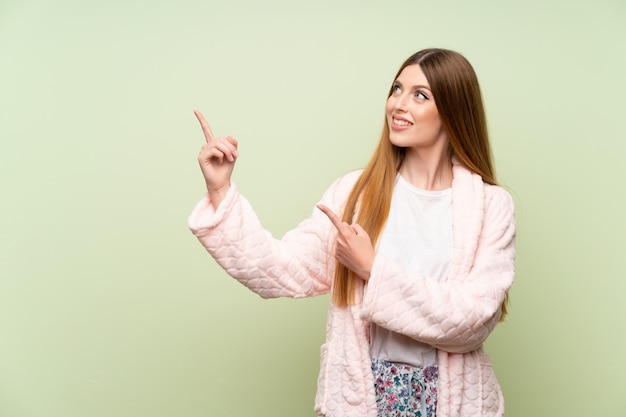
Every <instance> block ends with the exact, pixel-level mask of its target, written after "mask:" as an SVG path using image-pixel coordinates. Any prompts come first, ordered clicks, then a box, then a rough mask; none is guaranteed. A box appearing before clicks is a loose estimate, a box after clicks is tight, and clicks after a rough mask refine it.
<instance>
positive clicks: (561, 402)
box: [0, 0, 626, 417]
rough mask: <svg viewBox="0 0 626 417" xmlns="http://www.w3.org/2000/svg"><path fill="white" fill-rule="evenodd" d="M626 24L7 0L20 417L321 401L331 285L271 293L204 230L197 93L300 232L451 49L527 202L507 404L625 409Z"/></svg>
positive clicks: (5, 89) (557, 13)
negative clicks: (423, 63) (395, 107)
mask: <svg viewBox="0 0 626 417" xmlns="http://www.w3.org/2000/svg"><path fill="white" fill-rule="evenodd" d="M168 3H169V4H168ZM625 40H626V4H625V3H624V2H623V1H622V0H619V1H618V0H614V1H610V0H602V1H594V2H591V1H588V2H576V1H562V2H550V1H525V2H517V3H515V2H503V1H492V2H486V1H473V2H465V1H448V2H435V1H431V2H423V1H417V0H411V1H402V0H398V1H395V2H388V1H357V0H350V1H344V2H333V1H329V0H322V1H306V2H304V1H279V0H267V1H264V2H260V1H259V2H253V1H249V2H245V1H220V2H215V1H211V0H205V1H199V0H196V1H194V0H179V1H176V2H174V1H172V2H150V1H135V0H131V1H128V0H109V1H108V2H88V1H79V0H58V1H55V2H51V1H43V0H40V1H38V0H0V416H2V417H85V416H89V417H92V416H93V417H100V416H103V417H104V416H107V417H109V416H111V417H113V416H115V417H139V416H142V417H143V416H145V417H148V416H149V417H171V416H185V417H196V416H198V417H199V416H211V417H214V416H215V417H220V416H229V417H240V416H241V417H243V416H249V415H254V416H268V417H269V416H271V417H281V416H285V417H293V416H313V411H312V408H313V397H314V391H315V382H316V377H317V369H318V352H319V351H318V349H319V345H320V344H321V343H322V341H323V337H324V325H325V323H324V322H325V314H326V313H325V310H326V306H327V303H328V298H327V297H322V298H318V299H310V300H299V301H294V300H274V301H263V300H260V299H259V298H258V297H257V296H255V295H253V294H251V293H249V292H248V291H246V290H245V289H244V288H243V287H241V286H240V285H239V284H238V283H236V282H234V281H233V280H231V279H229V278H228V277H227V276H226V275H225V274H224V273H223V272H222V271H221V270H220V269H219V268H218V267H217V266H216V264H215V263H214V262H213V261H212V259H211V258H210V257H209V256H208V255H207V254H206V253H204V250H203V249H202V248H201V246H200V245H199V244H198V243H197V242H196V240H195V238H194V237H193V236H192V235H191V233H190V232H189V231H188V230H187V227H186V218H187V216H188V214H189V212H190V210H191V208H192V207H193V205H194V204H195V203H196V201H197V200H198V199H199V198H200V196H201V195H202V193H203V181H202V179H201V176H200V171H199V169H198V168H197V163H196V160H195V158H196V155H197V153H198V151H199V149H200V146H201V144H202V143H203V138H202V134H201V131H200V129H199V127H198V125H197V122H196V121H195V119H194V116H193V113H192V109H194V108H198V109H201V110H202V111H203V112H204V114H205V115H206V116H207V118H208V119H209V121H210V122H211V123H212V126H213V130H214V132H215V133H216V134H218V135H226V134H230V135H233V136H235V137H237V138H238V139H239V141H240V151H241V158H240V160H239V162H238V165H237V168H236V173H235V181H236V182H237V183H238V185H239V186H240V188H241V189H242V190H243V192H244V193H245V195H247V196H248V198H249V199H250V200H251V202H252V203H253V205H254V206H255V208H256V209H257V211H258V214H259V216H260V217H261V219H262V220H263V222H264V224H265V225H266V226H267V227H268V228H269V229H270V230H271V231H272V232H273V233H275V234H276V235H281V234H282V233H284V232H285V231H286V230H288V229H289V228H291V227H293V226H294V225H296V224H297V222H298V221H299V220H301V219H302V218H304V217H306V216H307V215H308V214H309V213H310V211H311V209H312V207H313V205H314V203H315V202H316V200H317V198H318V197H319V196H320V195H321V193H322V192H323V190H324V189H325V188H326V187H327V186H328V185H329V184H330V182H331V181H332V180H333V179H335V178H336V177H337V176H339V175H341V174H342V173H344V172H346V171H348V170H351V169H354V168H358V167H361V166H362V165H364V164H365V162H366V161H367V159H368V158H369V156H370V154H371V152H372V151H373V146H374V144H375V142H376V141H377V137H378V134H379V131H380V128H381V125H382V115H383V109H384V101H385V94H386V91H387V89H388V86H389V83H390V82H391V81H392V80H391V77H393V74H394V73H395V71H396V69H397V67H398V66H399V65H400V63H401V62H402V61H403V60H404V59H405V58H406V57H407V56H408V55H410V54H411V53H412V52H414V51H416V50H418V49H422V48H425V47H430V46H441V47H447V48H452V49H456V50H458V51H460V52H462V53H464V54H465V55H466V56H467V57H468V58H469V60H470V61H471V62H472V63H473V64H474V66H475V68H476V70H477V72H478V74H479V78H480V80H481V83H482V87H483V90H484V95H485V100H486V105H487V112H488V117H489V123H490V129H491V135H492V141H493V148H494V152H495V156H496V161H497V167H498V174H499V178H500V180H501V182H502V183H503V184H504V185H505V186H506V187H507V188H508V189H509V190H510V191H511V192H512V194H513V195H514V196H515V199H516V203H517V216H518V225H519V230H518V263H517V271H518V272H517V281H516V283H515V286H514V289H513V291H512V302H511V305H510V310H511V315H510V318H509V319H508V320H507V321H506V322H505V323H504V324H503V325H501V326H499V327H498V328H497V329H496V331H495V332H494V333H493V335H492V336H491V338H490V339H489V340H488V342H487V349H488V351H489V352H490V353H491V355H492V357H493V360H494V366H495V368H496V372H497V374H498V376H499V379H500V382H501V384H502V386H503V389H504V392H505V396H506V400H507V410H508V411H507V416H508V417H527V416H590V415H594V416H609V417H611V416H624V415H626V397H624V391H625V389H626V383H625V382H624V381H625V378H624V376H625V375H626V361H625V360H624V356H623V354H622V349H623V346H624V344H625V342H626V332H625V326H624V320H625V318H626V303H624V302H623V298H624V297H623V294H624V293H625V292H626V280H625V278H626V267H625V266H624V261H623V259H624V258H621V256H623V255H622V252H623V250H624V249H625V248H626V244H625V243H624V234H625V232H626V227H625V226H626V225H625V220H624V214H623V213H624V209H623V207H622V206H623V201H624V191H623V190H624V184H623V182H622V181H620V179H623V178H624V177H625V175H624V172H623V168H622V165H621V159H622V158H623V155H624V150H625V148H626V146H625V145H624V141H625V140H626V128H625V125H624V118H625V116H626V106H625V104H624V98H625V97H626V81H625V79H626V77H625V76H624V74H625V73H626V46H625Z"/></svg>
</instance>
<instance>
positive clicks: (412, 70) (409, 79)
mask: <svg viewBox="0 0 626 417" xmlns="http://www.w3.org/2000/svg"><path fill="white" fill-rule="evenodd" d="M396 81H399V82H400V83H401V84H402V85H404V86H409V87H410V86H414V85H423V86H426V87H429V84H428V80H427V79H426V76H425V75H424V72H423V71H422V68H420V66H419V65H417V64H413V65H407V66H406V67H405V68H404V69H403V70H402V71H401V72H400V75H398V78H396Z"/></svg>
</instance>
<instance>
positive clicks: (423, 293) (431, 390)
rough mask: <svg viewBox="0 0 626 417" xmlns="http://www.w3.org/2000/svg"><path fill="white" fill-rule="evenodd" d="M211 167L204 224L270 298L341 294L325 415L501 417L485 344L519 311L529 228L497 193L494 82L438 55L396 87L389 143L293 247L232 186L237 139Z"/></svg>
mask: <svg viewBox="0 0 626 417" xmlns="http://www.w3.org/2000/svg"><path fill="white" fill-rule="evenodd" d="M196 116H197V117H198V119H199V121H200V124H201V126H202V130H203V132H204V134H205V137H206V144H205V145H204V146H203V147H202V150H201V152H200V155H199V157H198V161H199V163H200V167H201V169H202V173H203V175H204V178H205V180H206V186H207V191H208V194H207V195H206V196H205V197H204V198H202V200H201V201H200V202H199V203H198V204H197V205H196V207H195V208H194V210H193V212H192V214H191V216H190V218H189V226H190V228H191V230H192V231H193V233H194V234H195V235H196V236H197V237H198V239H199V240H200V242H201V243H202V244H203V245H204V247H206V249H207V250H208V251H209V252H210V253H211V255H212V256H213V257H214V258H215V259H216V260H217V262H218V263H219V264H220V265H221V266H222V267H223V268H224V269H225V270H226V271H227V272H228V274H230V275H231V276H233V277H234V278H236V279H237V280H239V281H240V282H241V283H242V284H244V285H246V286H247V287H248V288H250V289H251V290H252V291H254V292H256V293H258V294H259V295H260V296H261V297H265V298H270V297H296V298H297V297H310V296H315V295H319V294H324V293H328V292H331V293H332V302H331V303H330V307H329V313H328V324H327V331H326V342H325V343H324V345H323V346H322V348H321V369H320V374H319V380H318V391H317V395H316V403H315V410H316V412H317V413H318V415H320V416H325V417H364V416H365V417H383V416H384V417H387V416H429V417H431V416H435V414H436V415H437V416H438V417H448V416H457V417H467V416H502V415H503V413H504V402H503V398H502V393H501V390H500V387H499V385H498V382H497V380H496V378H495V375H494V373H493V370H492V367H491V363H490V359H489V357H488V356H487V355H486V354H485V353H484V352H483V348H482V344H483V342H484V341H485V339H486V338H487V336H488V335H489V334H490V332H491V331H492V330H493V328H494V327H495V326H496V324H497V323H498V321H500V320H501V319H502V318H503V317H504V315H505V313H506V308H505V306H506V298H507V293H508V291H509V288H510V287H511V285H512V283H513V277H514V257H515V246H514V245H515V220H514V207H513V202H512V199H511V197H510V196H509V194H508V193H507V192H506V191H505V190H503V189H502V188H500V187H498V186H497V185H496V181H495V178H494V170H493V166H492V158H491V151H490V146H489V141H488V136H487V127H486V121H485V114H484V108H483V104H482V99H481V93H480V88H479V85H478V81H477V78H476V75H475V73H474V70H473V68H472V66H471V65H470V64H469V62H468V61H467V60H466V59H465V58H464V57H463V56H461V55H460V54H458V53H456V52H453V51H449V50H443V49H427V50H423V51H420V52H418V53H416V54H414V55H413V56H411V57H409V58H408V59H407V60H406V62H404V64H402V66H401V67H400V70H399V71H398V73H397V75H396V77H395V78H394V81H393V84H392V86H391V89H390V90H389V95H388V99H387V105H386V117H385V123H384V128H383V132H382V135H381V139H380V143H379V145H378V148H377V149H376V151H375V152H374V155H373V157H372V159H371V161H370V162H369V164H368V165H367V167H366V168H365V169H364V170H359V171H355V172H350V173H348V174H347V175H345V176H343V177H342V178H339V179H338V180H337V181H335V183H333V184H332V185H331V186H330V188H329V189H328V191H326V193H325V194H324V196H323V197H322V198H321V200H320V203H319V204H318V206H317V209H314V211H313V213H312V215H311V217H310V218H308V219H306V220H304V221H303V222H302V223H300V224H299V225H298V226H297V227H296V228H295V229H293V230H292V231H290V232H288V233H287V234H286V235H285V236H284V237H283V238H282V239H280V240H277V239H274V238H273V237H272V236H271V234H270V233H269V232H267V231H266V230H264V229H263V227H262V226H261V224H260V223H259V220H258V219H257V217H256V215H255V213H254V211H253V209H252V208H251V206H250V205H249V203H248V201H247V200H246V199H245V198H244V197H243V196H241V194H239V192H238V191H237V187H236V185H235V184H234V183H231V181H230V176H231V173H232V170H233V167H234V164H235V161H236V159H237V157H238V152H237V141H236V140H235V139H233V138H231V137H219V138H216V137H214V136H213V134H212V132H211V129H210V127H209V125H208V124H207V122H206V121H205V119H204V117H203V116H202V115H201V114H200V113H199V112H196Z"/></svg>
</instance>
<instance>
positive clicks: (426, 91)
mask: <svg viewBox="0 0 626 417" xmlns="http://www.w3.org/2000/svg"><path fill="white" fill-rule="evenodd" d="M386 112H387V123H388V124H389V139H390V140H391V143H393V144H394V145H396V146H398V147H401V148H411V149H413V150H417V151H421V150H428V149H441V150H442V151H443V145H445V143H446V141H447V139H446V135H445V132H444V129H443V125H442V123H441V119H440V118H439V112H438V111H437V106H436V105H435V100H434V99H433V94H432V92H431V91H430V86H429V84H428V80H427V79H426V76H425V75H424V73H423V72H422V69H421V68H420V66H419V65H409V66H407V67H405V68H404V69H403V70H402V72H401V73H400V75H399V76H398V78H397V79H396V80H395V82H394V84H393V87H392V93H391V96H389V99H388V100H387V107H386ZM411 149H407V151H409V150H411Z"/></svg>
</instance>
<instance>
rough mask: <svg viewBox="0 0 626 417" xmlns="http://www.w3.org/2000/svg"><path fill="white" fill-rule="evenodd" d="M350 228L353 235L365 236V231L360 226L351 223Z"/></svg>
mask: <svg viewBox="0 0 626 417" xmlns="http://www.w3.org/2000/svg"><path fill="white" fill-rule="evenodd" d="M350 227H351V228H352V230H354V233H356V234H357V235H366V236H367V231H366V230H365V229H363V228H362V227H361V225H360V224H358V223H352V225H351V226H350Z"/></svg>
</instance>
